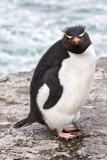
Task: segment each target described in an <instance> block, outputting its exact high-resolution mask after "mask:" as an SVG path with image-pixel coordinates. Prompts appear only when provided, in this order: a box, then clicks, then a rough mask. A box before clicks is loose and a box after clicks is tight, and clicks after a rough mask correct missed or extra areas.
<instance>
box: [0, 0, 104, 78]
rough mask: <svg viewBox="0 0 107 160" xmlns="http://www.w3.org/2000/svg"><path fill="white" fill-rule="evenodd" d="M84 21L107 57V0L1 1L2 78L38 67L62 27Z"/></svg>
mask: <svg viewBox="0 0 107 160" xmlns="http://www.w3.org/2000/svg"><path fill="white" fill-rule="evenodd" d="M81 24H82V25H85V26H86V31H87V32H88V33H89V35H90V38H91V41H92V43H93V45H94V47H95V50H96V54H97V57H102V56H107V35H106V33H107V0H76V1H75V0H67V1H66V0H48V1H45V0H0V77H4V76H6V75H7V74H9V73H17V72H19V71H30V70H31V69H33V68H35V67H36V65H37V63H38V61H39V59H40V58H41V56H42V55H43V54H44V53H45V51H46V50H47V49H48V48H49V47H50V46H51V45H52V44H53V43H55V42H56V41H57V40H59V39H61V38H62V36H63V33H62V32H61V30H62V29H64V28H65V27H69V26H75V25H81Z"/></svg>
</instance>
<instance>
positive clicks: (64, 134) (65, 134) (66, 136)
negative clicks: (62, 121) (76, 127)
mask: <svg viewBox="0 0 107 160" xmlns="http://www.w3.org/2000/svg"><path fill="white" fill-rule="evenodd" d="M58 136H59V137H61V138H64V139H66V140H68V139H72V138H75V135H71V134H70V133H63V132H58Z"/></svg>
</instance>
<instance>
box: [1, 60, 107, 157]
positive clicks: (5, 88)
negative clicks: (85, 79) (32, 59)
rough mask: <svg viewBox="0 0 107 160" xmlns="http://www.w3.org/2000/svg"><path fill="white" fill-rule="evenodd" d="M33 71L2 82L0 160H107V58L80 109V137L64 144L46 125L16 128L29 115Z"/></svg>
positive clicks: (99, 66)
mask: <svg viewBox="0 0 107 160" xmlns="http://www.w3.org/2000/svg"><path fill="white" fill-rule="evenodd" d="M32 74H33V71H31V72H24V73H18V74H13V75H12V74H11V75H8V76H7V77H5V78H2V79H0V160H24V159H28V160H98V159H101V160H107V58H100V59H99V60H97V67H96V73H95V79H94V83H93V86H92V89H91V92H90V96H89V99H88V100H87V103H86V104H85V106H84V107H83V108H82V110H81V118H80V119H79V121H78V123H77V126H78V128H79V131H78V132H74V134H75V135H77V137H76V138H75V139H73V140H69V141H65V140H63V139H60V138H58V137H57V136H56V134H55V133H54V132H52V131H50V130H49V129H48V128H47V127H46V126H42V125H40V124H37V123H35V124H32V125H31V126H28V127H25V128H21V129H17V130H16V129H14V128H13V127H12V126H13V125H14V124H15V123H16V122H18V121H19V120H21V119H23V118H25V117H26V116H27V114H28V113H29V86H30V80H31V77H32Z"/></svg>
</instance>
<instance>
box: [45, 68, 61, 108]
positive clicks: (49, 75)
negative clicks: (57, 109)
mask: <svg viewBox="0 0 107 160" xmlns="http://www.w3.org/2000/svg"><path fill="white" fill-rule="evenodd" d="M58 71H59V66H55V67H53V68H51V69H49V70H48V71H47V72H46V74H45V76H44V83H45V84H47V86H48V87H49V88H50V94H49V97H48V99H47V101H46V102H45V104H44V106H43V108H44V109H49V108H51V107H53V106H54V105H55V104H56V103H57V102H58V100H59V99H60V97H61V95H62V91H63V87H62V86H61V85H60V82H59V79H58Z"/></svg>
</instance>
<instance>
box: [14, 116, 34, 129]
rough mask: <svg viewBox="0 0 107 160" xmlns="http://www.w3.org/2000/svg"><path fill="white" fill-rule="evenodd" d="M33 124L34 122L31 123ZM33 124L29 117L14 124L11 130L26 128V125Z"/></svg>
mask: <svg viewBox="0 0 107 160" xmlns="http://www.w3.org/2000/svg"><path fill="white" fill-rule="evenodd" d="M33 122H34V121H33ZM33 122H32V121H31V119H30V117H27V118H25V119H23V120H21V121H19V122H18V123H16V124H15V125H14V126H13V128H16V129H17V128H21V127H25V126H28V125H30V124H32V123H33Z"/></svg>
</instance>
